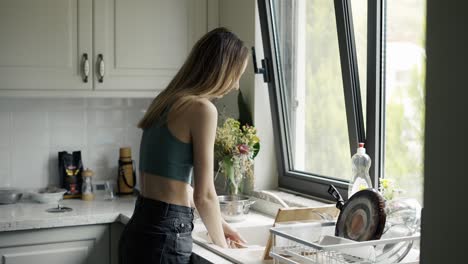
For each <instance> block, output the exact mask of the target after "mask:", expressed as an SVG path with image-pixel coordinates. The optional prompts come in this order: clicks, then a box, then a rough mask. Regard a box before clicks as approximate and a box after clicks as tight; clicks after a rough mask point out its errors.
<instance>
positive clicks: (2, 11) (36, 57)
mask: <svg viewBox="0 0 468 264" xmlns="http://www.w3.org/2000/svg"><path fill="white" fill-rule="evenodd" d="M91 7H92V0H66V1H65V0H2V1H0V89H9V90H60V89H69V90H77V89H78V90H91V89H92V79H88V82H85V81H84V80H85V77H84V76H81V75H82V73H83V68H84V67H85V66H87V65H89V68H88V72H89V74H90V75H91V72H92V69H91V63H90V60H91V59H92V57H91V56H92V52H93V51H92V44H93V43H92V39H91V35H92V34H91V33H92V17H91V15H92V9H91ZM86 57H87V58H88V63H87V62H86V61H85V60H86ZM82 60H83V61H82Z"/></svg>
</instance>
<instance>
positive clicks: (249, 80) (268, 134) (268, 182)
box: [217, 0, 278, 189]
mask: <svg viewBox="0 0 468 264" xmlns="http://www.w3.org/2000/svg"><path fill="white" fill-rule="evenodd" d="M256 2H257V1H253V0H236V1H232V0H220V1H219V25H220V26H224V27H227V28H229V29H231V30H232V31H233V32H234V33H236V34H237V35H238V36H239V37H240V38H241V39H242V40H244V41H245V42H246V44H247V46H248V47H252V46H254V45H255V50H256V53H257V60H258V61H257V63H260V59H262V58H263V47H262V39H261V32H260V23H259V21H258V11H257V8H256ZM240 87H241V90H242V93H243V94H244V96H246V97H247V101H248V104H249V105H250V108H251V109H252V112H253V113H252V114H253V119H254V125H255V127H256V128H257V130H258V135H259V137H260V140H261V149H260V152H259V154H258V156H257V158H256V159H255V183H254V188H255V189H273V188H276V187H277V186H278V170H277V165H276V158H275V146H274V142H273V131H272V129H273V127H272V120H271V112H270V104H269V95H268V87H267V85H266V84H265V83H263V77H262V76H261V75H254V73H253V64H252V60H251V58H250V61H249V65H248V67H247V69H246V71H245V74H244V76H243V78H242V79H241V82H240ZM217 105H218V109H220V110H221V109H222V108H223V106H224V105H225V106H226V109H227V113H228V114H230V115H232V116H235V117H237V116H238V110H237V94H236V93H232V94H230V95H228V96H226V97H225V98H223V99H222V100H220V101H219V102H218V104H217Z"/></svg>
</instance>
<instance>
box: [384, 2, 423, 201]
mask: <svg viewBox="0 0 468 264" xmlns="http://www.w3.org/2000/svg"><path fill="white" fill-rule="evenodd" d="M425 21H426V1H424V0H392V1H387V19H386V56H385V59H386V67H385V71H386V73H385V75H386V80H385V83H386V97H385V99H386V100H385V102H386V108H385V111H386V122H385V177H386V178H389V179H393V180H395V182H396V184H397V187H399V188H401V189H402V191H403V193H402V194H401V195H402V196H408V197H414V198H417V199H418V200H419V201H420V202H421V203H422V190H423V164H424V158H423V153H424V113H425V103H424V98H425V85H424V81H425V65H426V55H425V32H426V24H425Z"/></svg>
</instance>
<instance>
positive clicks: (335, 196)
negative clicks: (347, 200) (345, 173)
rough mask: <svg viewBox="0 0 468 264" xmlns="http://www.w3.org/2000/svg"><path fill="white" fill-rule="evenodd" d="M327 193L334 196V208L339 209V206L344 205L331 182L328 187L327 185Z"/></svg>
mask: <svg viewBox="0 0 468 264" xmlns="http://www.w3.org/2000/svg"><path fill="white" fill-rule="evenodd" d="M328 193H329V194H331V195H332V196H333V198H335V200H336V208H338V209H340V210H341V208H343V205H344V200H343V197H342V196H341V194H340V192H339V191H338V190H337V189H336V188H335V186H333V184H330V187H328Z"/></svg>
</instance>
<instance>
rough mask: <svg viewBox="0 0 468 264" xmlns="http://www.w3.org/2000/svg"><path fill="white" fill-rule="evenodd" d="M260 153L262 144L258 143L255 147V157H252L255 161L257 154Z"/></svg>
mask: <svg viewBox="0 0 468 264" xmlns="http://www.w3.org/2000/svg"><path fill="white" fill-rule="evenodd" d="M259 151H260V143H259V142H257V143H255V145H253V156H252V158H253V159H254V158H255V157H257V154H258V152H259Z"/></svg>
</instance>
